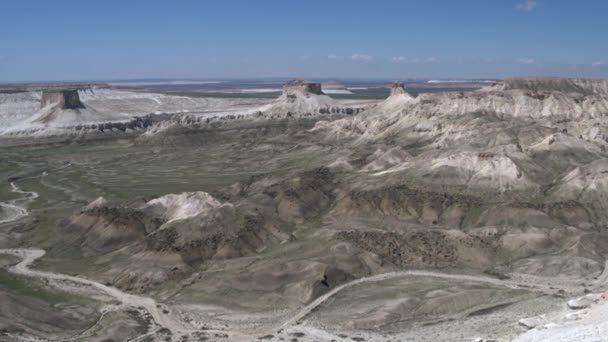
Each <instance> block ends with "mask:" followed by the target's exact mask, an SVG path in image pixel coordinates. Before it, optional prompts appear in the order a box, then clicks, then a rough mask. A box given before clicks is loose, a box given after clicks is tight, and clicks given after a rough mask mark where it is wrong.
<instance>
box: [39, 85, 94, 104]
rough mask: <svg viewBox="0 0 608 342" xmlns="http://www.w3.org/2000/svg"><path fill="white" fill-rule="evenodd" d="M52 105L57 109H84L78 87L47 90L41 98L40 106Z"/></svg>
mask: <svg viewBox="0 0 608 342" xmlns="http://www.w3.org/2000/svg"><path fill="white" fill-rule="evenodd" d="M48 106H52V107H53V108H56V109H82V108H84V104H83V103H82V102H81V101H80V97H79V96H78V90H77V89H63V90H45V91H43V92H42V98H41V99H40V108H46V107H48Z"/></svg>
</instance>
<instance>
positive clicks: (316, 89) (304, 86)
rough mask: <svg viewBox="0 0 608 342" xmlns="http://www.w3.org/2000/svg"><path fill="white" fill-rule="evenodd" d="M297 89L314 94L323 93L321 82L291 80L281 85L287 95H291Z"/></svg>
mask: <svg viewBox="0 0 608 342" xmlns="http://www.w3.org/2000/svg"><path fill="white" fill-rule="evenodd" d="M297 91H300V92H303V93H310V94H315V95H323V90H322V88H321V83H315V82H311V81H304V80H292V81H289V82H287V83H285V84H284V85H283V92H284V93H285V94H287V95H293V94H294V93H295V92H297Z"/></svg>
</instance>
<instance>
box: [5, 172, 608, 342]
mask: <svg viewBox="0 0 608 342" xmlns="http://www.w3.org/2000/svg"><path fill="white" fill-rule="evenodd" d="M11 187H12V189H13V192H18V193H22V194H25V195H26V198H24V199H18V200H13V201H11V202H0V205H2V206H5V207H8V206H14V207H15V208H19V210H18V211H19V212H20V213H21V215H17V216H14V217H12V218H11V220H10V221H15V220H18V219H20V218H22V217H24V216H27V215H28V212H27V210H26V209H25V207H24V206H19V204H20V203H24V202H29V201H31V200H33V199H35V198H37V197H38V194H37V193H35V192H25V191H22V190H21V189H19V187H18V186H17V185H15V184H14V183H11ZM3 222H9V221H8V220H5V221H3ZM0 223H2V222H0ZM0 254H11V255H15V256H17V257H20V258H22V260H21V262H19V263H18V264H16V265H14V266H12V267H10V268H9V271H10V272H13V273H16V274H19V275H24V276H28V277H36V278H44V279H51V280H56V281H69V282H73V283H77V284H82V285H85V286H90V287H93V288H96V289H98V290H100V291H102V292H105V293H106V294H108V295H109V296H111V297H113V298H115V299H116V300H118V301H120V302H121V303H123V305H128V306H133V307H139V308H142V309H143V310H145V311H146V312H148V313H149V314H150V316H151V317H152V319H154V321H155V323H156V324H157V325H158V326H161V327H164V328H166V329H169V330H170V331H171V332H172V333H173V334H174V335H177V334H189V333H192V332H196V331H200V330H197V329H195V328H194V327H193V326H191V325H190V324H188V323H187V322H184V321H183V320H182V319H181V317H179V315H175V314H174V313H172V312H170V311H168V310H169V308H168V307H165V308H164V309H163V310H161V309H160V308H161V305H159V304H158V303H157V302H156V301H155V300H154V299H152V298H149V297H142V296H138V295H133V294H129V293H125V292H122V291H120V290H118V289H116V288H114V287H110V286H106V285H103V284H101V283H98V282H95V281H92V280H89V279H85V278H79V277H74V276H70V275H65V274H57V273H52V272H45V271H39V270H35V269H31V268H30V266H31V265H32V264H33V263H34V262H35V261H36V260H37V259H39V258H41V257H43V256H44V255H45V251H44V250H42V249H36V248H8V249H0ZM404 277H431V278H440V279H449V280H459V281H470V282H478V283H486V284H490V285H494V286H499V287H507V288H512V289H522V290H528V291H536V292H541V293H546V294H553V293H555V290H556V289H555V288H554V287H551V286H549V285H545V284H538V283H533V282H524V281H515V280H499V279H496V278H491V277H486V276H476V275H465V274H447V273H439V272H431V271H417V270H412V271H403V272H391V273H384V274H378V275H374V276H370V277H365V278H360V279H357V280H354V281H351V282H348V283H345V284H342V285H340V286H338V287H336V288H334V289H332V290H331V291H329V292H327V293H326V294H324V295H322V296H320V297H319V298H317V299H316V300H314V301H313V302H312V303H310V304H308V305H306V306H305V307H303V308H302V309H300V310H299V311H298V312H297V313H296V314H294V315H293V316H292V317H290V318H288V319H287V320H286V321H284V322H283V323H282V324H281V325H280V326H279V327H278V328H277V329H276V330H280V329H285V328H288V327H290V326H292V325H294V324H296V323H297V322H299V321H301V320H302V319H304V318H305V317H306V316H308V315H309V314H310V313H312V312H313V311H314V310H315V309H317V308H318V307H319V306H321V305H322V304H323V303H325V302H326V301H327V300H328V299H330V298H331V297H333V296H334V295H336V294H337V293H338V292H340V291H342V290H344V289H346V288H349V287H353V286H356V285H360V284H365V283H374V282H379V281H384V280H389V279H395V278H404ZM606 280H608V261H607V263H606V267H605V269H604V272H603V273H602V274H601V275H600V276H599V277H598V279H597V281H596V285H600V284H605V282H606ZM163 311H165V312H166V313H165V312H163ZM156 330H157V329H153V330H152V331H150V332H148V333H146V334H145V335H142V336H139V337H137V338H135V339H133V340H139V339H141V338H144V337H146V336H149V335H150V334H154V332H155V331H156ZM224 332H225V331H224ZM232 333H234V332H232ZM239 335H240V336H239ZM246 336H247V335H241V334H238V333H237V334H235V335H232V338H233V340H235V341H236V340H241V339H240V338H239V337H241V338H243V337H246ZM249 337H251V336H249ZM235 338H236V339H235Z"/></svg>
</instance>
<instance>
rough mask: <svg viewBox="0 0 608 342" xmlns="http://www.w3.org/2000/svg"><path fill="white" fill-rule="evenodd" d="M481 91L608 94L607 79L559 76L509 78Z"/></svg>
mask: <svg viewBox="0 0 608 342" xmlns="http://www.w3.org/2000/svg"><path fill="white" fill-rule="evenodd" d="M481 90H482V91H508V90H524V91H531V92H564V93H578V94H586V95H593V94H596V95H608V80H592V79H575V78H559V77H536V78H535V77H530V78H509V79H506V80H502V81H499V82H497V83H495V84H493V85H492V86H490V87H486V88H483V89H481Z"/></svg>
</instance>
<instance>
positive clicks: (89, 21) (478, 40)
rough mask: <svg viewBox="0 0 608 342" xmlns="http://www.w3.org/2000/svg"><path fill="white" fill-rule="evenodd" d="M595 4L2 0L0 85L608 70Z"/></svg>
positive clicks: (604, 31)
mask: <svg viewBox="0 0 608 342" xmlns="http://www.w3.org/2000/svg"><path fill="white" fill-rule="evenodd" d="M607 18H608V1H604V0H578V1H576V0H443V1H440V0H417V1H409V0H400V1H397V0H395V1H392V0H385V1H380V0H376V1H371V0H369V1H353V0H351V1H341V0H334V1H331V0H325V1H317V0H308V1H306V0H299V1H285V0H281V1H275V0H266V1H264V0H222V1H219V0H218V1H213V0H208V1H154V0H147V1H137V0H132V1H112V0H104V1H82V0H79V1H71V0H61V1H42V0H41V1H31V0H30V1H28V0H23V1H3V2H2V3H1V4H0V82H13V81H35V80H38V81H43V80H108V79H127V78H217V77H310V78H314V77H317V78H318V77H329V78H331V77H342V78H345V77H374V78H414V77H427V78H439V77H442V78H501V77H510V76H522V75H558V76H571V77H596V78H607V77H608V44H607V43H606V41H607V37H608V20H607Z"/></svg>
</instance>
